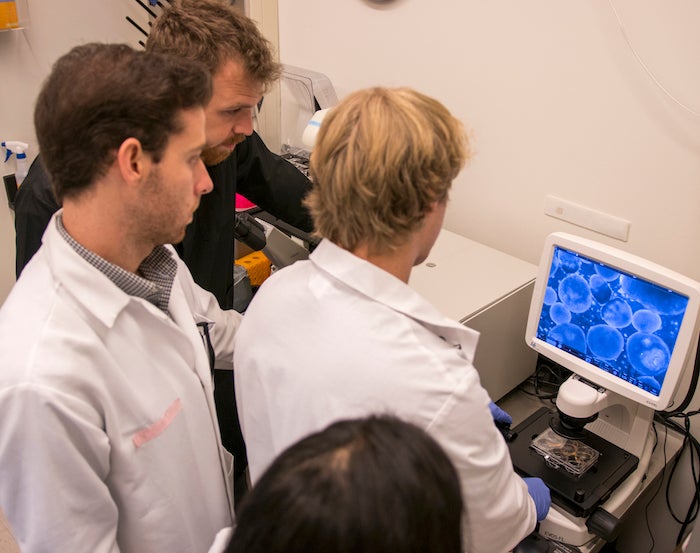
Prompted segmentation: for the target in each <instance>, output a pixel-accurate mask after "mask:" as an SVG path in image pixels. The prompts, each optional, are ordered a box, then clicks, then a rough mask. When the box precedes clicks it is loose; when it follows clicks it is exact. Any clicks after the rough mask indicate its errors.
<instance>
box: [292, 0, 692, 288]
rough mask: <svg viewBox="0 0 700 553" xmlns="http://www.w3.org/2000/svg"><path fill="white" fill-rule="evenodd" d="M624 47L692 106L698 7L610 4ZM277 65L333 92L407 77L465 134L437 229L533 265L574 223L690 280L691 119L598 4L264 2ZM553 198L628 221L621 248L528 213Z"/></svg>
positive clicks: (688, 2)
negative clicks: (549, 238)
mask: <svg viewBox="0 0 700 553" xmlns="http://www.w3.org/2000/svg"><path fill="white" fill-rule="evenodd" d="M615 6H616V7H617V9H618V11H619V13H620V16H621V18H622V20H623V22H624V23H625V26H626V28H627V31H628V34H629V36H630V39H631V41H632V44H633V45H634V46H635V48H636V49H637V50H638V52H639V54H640V55H641V56H642V58H643V59H644V60H646V62H647V64H648V65H649V66H650V68H651V69H652V70H653V71H654V73H656V75H657V76H658V77H659V79H660V80H661V81H662V82H663V83H664V85H665V86H666V87H667V88H668V89H670V90H671V91H673V92H674V93H675V94H676V95H677V96H678V97H679V98H680V99H682V100H684V101H685V102H687V103H688V104H690V105H692V106H693V107H694V108H695V110H696V111H699V112H700V65H699V64H698V63H697V55H698V52H700V34H698V33H697V21H698V20H700V3H698V2H695V1H694V0H678V1H676V2H673V3H664V4H663V6H661V5H660V4H659V3H658V2H657V1H656V0H615ZM279 17H280V57H281V61H282V62H283V63H289V64H292V65H298V66H302V67H308V68H310V69H314V70H317V71H321V72H323V73H325V74H326V75H328V76H329V77H330V78H331V80H332V81H333V83H334V85H335V87H336V90H337V91H338V94H339V96H341V97H342V96H343V95H345V94H346V93H348V92H350V91H352V90H354V89H356V88H360V87H366V86H371V85H376V84H380V85H388V86H400V85H407V86H413V87H416V88H418V89H420V90H421V91H424V92H426V93H428V94H432V95H434V96H436V97H437V98H439V99H440V100H442V101H443V102H444V103H445V104H446V105H447V106H448V107H449V108H450V109H452V110H453V111H454V113H455V114H456V115H458V116H459V117H460V118H461V119H462V120H463V121H464V122H465V123H466V124H467V125H468V126H469V127H470V128H471V130H472V133H473V144H474V146H475V149H476V155H475V157H474V159H473V161H472V163H471V165H470V166H469V167H468V168H467V170H465V171H464V172H463V173H462V175H461V176H460V177H459V178H458V180H457V182H456V183H455V186H454V190H453V193H452V202H451V205H450V207H449V209H448V215H447V220H446V226H447V227H448V228H449V229H450V230H453V231H455V232H458V233H460V234H463V235H465V236H467V237H469V238H472V239H475V240H477V241H480V242H483V243H485V244H488V245H491V246H493V247H495V248H497V249H500V250H503V251H505V252H508V253H511V254H513V255H515V256H517V257H520V258H522V259H525V260H527V261H530V262H537V260H538V258H539V254H540V248H541V244H542V241H543V238H544V237H545V235H546V234H548V233H549V232H551V231H554V230H568V231H574V232H577V233H580V234H583V235H584V236H589V237H593V238H596V239H600V240H601V241H604V242H607V243H610V244H614V245H616V246H620V247H622V248H623V249H626V250H629V251H632V252H634V253H637V254H639V255H643V256H645V257H649V258H651V259H653V260H654V261H656V262H658V263H661V264H664V265H667V266H670V267H672V268H673V269H675V270H678V271H680V272H682V273H684V274H687V275H688V276H690V277H693V278H695V279H700V248H699V247H698V245H697V240H698V238H700V217H698V206H700V116H692V115H690V114H688V113H687V112H685V111H684V110H682V109H681V108H679V107H678V106H677V105H676V104H674V103H673V102H672V101H670V100H669V99H667V97H665V96H664V95H663V94H662V93H661V92H660V91H659V90H658V88H657V87H656V86H654V84H652V82H651V80H650V79H649V78H648V77H647V76H646V74H645V73H644V72H643V70H642V69H641V68H640V66H639V65H638V64H637V62H636V61H635V59H634V57H633V55H632V53H631V51H630V49H629V48H628V46H627V44H626V43H625V41H624V38H623V35H622V34H621V32H620V29H619V27H618V24H617V20H616V19H615V16H614V13H613V11H612V9H611V6H610V4H609V3H608V2H606V1H604V0H596V1H590V2H560V1H557V0H530V1H528V2H515V1H504V0H495V1H491V2H483V1H479V0H462V1H459V2H458V1H449V0H443V1H441V2H424V1H420V0H396V1H395V2H394V3H393V4H391V7H390V8H388V9H376V8H372V7H370V5H369V4H368V3H367V2H365V1H363V0H348V1H346V2H327V1H324V0H280V1H279ZM547 194H555V195H557V196H560V197H563V198H565V199H568V200H571V201H573V202H576V203H580V204H583V205H586V206H589V207H591V208H594V209H597V210H600V211H603V212H607V213H610V214H613V215H616V216H619V217H622V218H624V219H628V220H629V221H631V232H630V238H629V242H628V243H623V242H620V241H618V240H615V239H610V238H606V237H603V236H602V235H599V234H596V233H592V232H590V231H586V230H582V229H580V228H578V227H574V226H572V225H570V224H568V223H564V222H561V221H558V220H555V219H552V218H550V217H547V216H545V215H544V214H543V202H544V197H545V195H547Z"/></svg>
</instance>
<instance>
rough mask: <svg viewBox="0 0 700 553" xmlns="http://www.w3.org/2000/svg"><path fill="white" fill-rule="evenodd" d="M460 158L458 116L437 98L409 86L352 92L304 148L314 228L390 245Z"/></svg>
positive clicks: (347, 239)
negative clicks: (307, 148) (310, 181)
mask: <svg viewBox="0 0 700 553" xmlns="http://www.w3.org/2000/svg"><path fill="white" fill-rule="evenodd" d="M468 157H469V147H468V141H467V137H466V134H465V132H464V128H463V126H462V123H461V122H460V121H459V120H458V119H456V118H455V117H454V116H452V115H451V114H450V112H449V111H448V110H447V108H446V107H445V106H443V105H442V104H441V103H440V102H438V101H437V100H435V99H433V98H430V97H428V96H426V95H424V94H421V93H420V92H417V91H415V90H412V89H410V88H395V89H389V88H370V89H366V90H360V91H358V92H355V93H353V94H351V95H349V96H348V97H347V98H345V99H344V100H343V101H342V102H341V103H340V104H338V105H337V106H336V107H334V108H333V109H332V110H331V111H330V112H329V113H328V115H327V116H326V118H325V120H324V121H323V123H322V124H321V128H320V130H319V133H318V137H317V140H316V146H315V148H314V150H313V152H312V154H311V164H310V170H311V174H312V177H313V182H314V185H313V188H312V190H311V192H310V193H309V195H308V196H307V199H306V200H305V203H306V205H307V207H308V208H309V210H310V212H311V215H312V217H313V220H314V225H315V227H316V232H317V233H318V234H319V235H320V236H322V237H324V238H328V239H329V240H331V241H333V242H334V243H336V244H337V245H339V246H341V247H343V248H345V249H348V250H352V249H354V248H355V247H356V246H358V245H359V244H360V243H363V242H366V243H367V244H368V246H369V248H370V250H371V251H373V252H376V253H383V252H385V251H388V250H391V249H393V248H394V247H396V246H398V245H400V244H401V243H402V242H403V241H404V240H405V239H406V238H407V237H408V235H409V234H410V233H411V232H413V231H414V230H416V229H417V228H418V227H419V226H420V224H421V223H422V221H423V219H424V217H425V215H426V214H427V213H428V212H429V211H430V209H431V207H432V204H433V203H434V202H436V201H438V202H439V201H443V200H446V199H447V195H448V192H449V189H450V186H451V185H452V181H453V180H454V178H455V177H456V176H457V174H458V173H459V172H460V170H461V169H462V167H463V166H464V163H465V161H466V160H467V159H468Z"/></svg>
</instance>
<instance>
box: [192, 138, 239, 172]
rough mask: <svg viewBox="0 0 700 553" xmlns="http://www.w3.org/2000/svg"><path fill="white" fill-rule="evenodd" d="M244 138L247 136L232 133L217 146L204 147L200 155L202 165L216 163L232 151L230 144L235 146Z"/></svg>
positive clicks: (208, 165)
mask: <svg viewBox="0 0 700 553" xmlns="http://www.w3.org/2000/svg"><path fill="white" fill-rule="evenodd" d="M246 138H247V137H246V135H244V134H234V135H233V136H232V137H231V138H229V139H228V140H226V141H224V142H222V143H221V144H219V145H218V146H212V147H211V148H205V149H204V150H202V155H201V158H202V161H203V162H204V165H206V166H207V167H212V166H213V165H218V164H219V163H221V162H222V161H224V160H225V159H226V158H228V157H229V156H230V155H231V154H232V153H233V149H232V148H231V146H233V148H235V147H236V145H237V144H240V143H241V142H243V141H244V140H245V139H246ZM227 146H228V147H227Z"/></svg>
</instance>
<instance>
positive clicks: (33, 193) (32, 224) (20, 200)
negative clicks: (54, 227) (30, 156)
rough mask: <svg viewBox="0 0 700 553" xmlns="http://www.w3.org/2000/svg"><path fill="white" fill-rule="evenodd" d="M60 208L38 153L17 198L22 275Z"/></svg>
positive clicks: (17, 269)
mask: <svg viewBox="0 0 700 553" xmlns="http://www.w3.org/2000/svg"><path fill="white" fill-rule="evenodd" d="M56 211H58V203H57V202H56V199H55V197H54V194H53V189H52V187H51V181H50V180H49V176H48V174H47V173H46V170H45V169H44V166H43V165H42V163H41V160H40V159H39V156H37V157H36V159H35V160H34V162H33V163H32V165H31V167H30V168H29V171H28V172H27V176H26V177H25V179H24V182H22V185H21V186H20V187H19V190H18V191H17V197H16V198H15V243H16V247H17V255H16V257H15V272H16V275H17V278H19V275H20V273H21V272H22V269H24V266H25V265H26V264H27V263H28V262H29V260H30V259H31V258H32V256H33V255H34V254H35V253H36V252H37V250H38V249H39V247H40V246H41V237H42V236H43V235H44V231H45V230H46V226H47V225H48V224H49V220H50V219H51V216H52V215H53V214H54V213H55V212H56Z"/></svg>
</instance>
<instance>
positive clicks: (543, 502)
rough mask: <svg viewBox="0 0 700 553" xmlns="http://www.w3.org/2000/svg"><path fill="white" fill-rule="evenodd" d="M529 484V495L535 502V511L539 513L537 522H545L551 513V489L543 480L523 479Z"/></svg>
mask: <svg viewBox="0 0 700 553" xmlns="http://www.w3.org/2000/svg"><path fill="white" fill-rule="evenodd" d="M523 480H524V481H525V484H527V493H529V494H530V497H531V498H532V500H533V501H534V502H535V511H537V522H540V521H541V520H544V519H545V517H546V516H547V513H548V512H549V506H550V505H551V503H552V498H551V496H550V495H549V488H548V487H547V484H545V483H544V482H543V481H542V479H541V478H523Z"/></svg>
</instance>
